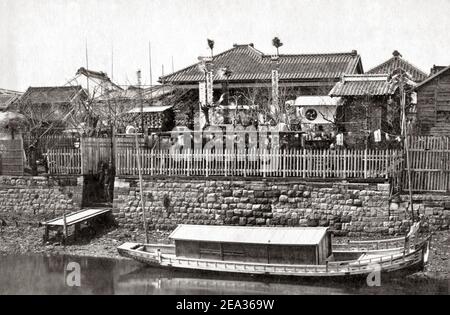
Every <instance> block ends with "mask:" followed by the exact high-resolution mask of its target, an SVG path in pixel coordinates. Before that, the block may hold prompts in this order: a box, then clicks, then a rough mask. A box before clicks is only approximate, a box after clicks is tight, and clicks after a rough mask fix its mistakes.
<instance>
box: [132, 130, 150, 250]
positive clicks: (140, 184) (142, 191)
mask: <svg viewBox="0 0 450 315" xmlns="http://www.w3.org/2000/svg"><path fill="white" fill-rule="evenodd" d="M134 139H135V142H136V160H137V165H138V174H139V190H140V193H141V194H140V195H141V207H142V220H143V221H144V232H145V242H146V243H147V244H148V243H149V240H148V230H147V218H146V216H145V199H144V189H143V185H142V169H141V158H142V155H141V150H140V149H139V142H138V137H137V133H136V134H134Z"/></svg>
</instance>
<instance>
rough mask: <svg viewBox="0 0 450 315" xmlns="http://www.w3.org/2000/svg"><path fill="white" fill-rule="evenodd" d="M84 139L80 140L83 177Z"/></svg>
mask: <svg viewBox="0 0 450 315" xmlns="http://www.w3.org/2000/svg"><path fill="white" fill-rule="evenodd" d="M84 139H85V138H83V137H81V138H80V160H81V167H80V172H81V175H84V160H85V158H84Z"/></svg>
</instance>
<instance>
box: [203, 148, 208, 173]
mask: <svg viewBox="0 0 450 315" xmlns="http://www.w3.org/2000/svg"><path fill="white" fill-rule="evenodd" d="M203 152H204V153H205V156H204V157H205V172H206V177H208V164H209V163H208V162H209V161H208V150H205V151H203Z"/></svg>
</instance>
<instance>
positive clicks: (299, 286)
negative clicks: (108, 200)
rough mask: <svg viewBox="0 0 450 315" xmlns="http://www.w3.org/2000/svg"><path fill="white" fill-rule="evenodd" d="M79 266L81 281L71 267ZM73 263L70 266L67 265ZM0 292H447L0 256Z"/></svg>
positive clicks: (440, 287)
mask: <svg viewBox="0 0 450 315" xmlns="http://www.w3.org/2000/svg"><path fill="white" fill-rule="evenodd" d="M71 262H72V264H70V263H71ZM73 262H75V263H76V264H75V265H76V266H79V267H80V273H79V275H80V277H79V279H80V283H79V284H80V286H77V283H76V281H74V279H76V278H74V277H76V275H74V272H76V269H72V268H73V266H74V264H73ZM66 269H69V270H66ZM0 294H199V295H201V294H233V295H242V294H252V295H259V294H448V282H447V281H446V280H431V279H420V280H411V279H405V278H403V279H399V280H385V281H383V279H381V286H379V287H368V286H367V285H366V284H365V282H364V281H362V282H358V283H356V282H348V281H347V282H330V281H326V282H325V281H324V282H317V281H314V282H312V281H307V282H305V281H299V280H298V279H285V278H284V279H283V278H267V277H265V278H258V277H256V278H255V277H251V276H246V277H242V276H236V275H226V276H222V275H218V274H202V273H199V272H196V271H192V272H186V271H170V270H165V269H160V268H152V267H146V266H144V265H142V264H140V263H137V262H134V261H131V260H118V259H108V258H95V257H73V256H59V255H58V256H47V255H8V256H0Z"/></svg>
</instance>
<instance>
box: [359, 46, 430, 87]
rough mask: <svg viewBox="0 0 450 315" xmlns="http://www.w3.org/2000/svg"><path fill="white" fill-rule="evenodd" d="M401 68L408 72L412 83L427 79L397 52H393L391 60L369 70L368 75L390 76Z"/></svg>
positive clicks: (423, 73)
mask: <svg viewBox="0 0 450 315" xmlns="http://www.w3.org/2000/svg"><path fill="white" fill-rule="evenodd" d="M398 68H401V69H403V70H405V71H407V72H409V73H410V74H411V76H412V79H413V81H414V82H421V81H423V80H425V79H426V78H427V74H426V73H425V72H423V71H422V70H420V69H419V68H417V67H416V66H414V65H413V64H411V63H409V62H408V61H406V60H405V59H403V58H402V55H401V54H400V53H399V52H398V51H394V52H393V56H392V58H390V59H389V60H387V61H385V62H383V63H382V64H380V65H378V66H376V67H374V68H372V69H370V70H369V71H367V72H366V73H369V74H391V73H392V71H394V70H396V69H398Z"/></svg>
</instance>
